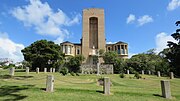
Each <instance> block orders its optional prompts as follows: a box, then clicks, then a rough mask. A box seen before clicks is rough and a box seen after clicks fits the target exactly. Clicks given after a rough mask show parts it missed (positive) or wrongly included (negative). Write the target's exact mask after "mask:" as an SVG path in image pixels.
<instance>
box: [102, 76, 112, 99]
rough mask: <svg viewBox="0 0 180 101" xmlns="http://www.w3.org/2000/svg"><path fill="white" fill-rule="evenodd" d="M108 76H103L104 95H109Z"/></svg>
mask: <svg viewBox="0 0 180 101" xmlns="http://www.w3.org/2000/svg"><path fill="white" fill-rule="evenodd" d="M110 84H111V83H110V78H109V77H104V87H103V91H104V94H105V95H110Z"/></svg>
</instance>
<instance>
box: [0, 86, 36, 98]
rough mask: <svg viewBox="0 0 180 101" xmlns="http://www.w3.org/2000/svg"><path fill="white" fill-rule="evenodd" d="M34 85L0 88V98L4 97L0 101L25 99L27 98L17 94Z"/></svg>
mask: <svg viewBox="0 0 180 101" xmlns="http://www.w3.org/2000/svg"><path fill="white" fill-rule="evenodd" d="M33 86H34V85H22V86H1V87H0V97H4V99H3V100H2V101H17V100H22V99H25V98H26V97H27V96H24V95H22V94H18V92H20V91H22V90H27V89H29V88H31V87H33Z"/></svg>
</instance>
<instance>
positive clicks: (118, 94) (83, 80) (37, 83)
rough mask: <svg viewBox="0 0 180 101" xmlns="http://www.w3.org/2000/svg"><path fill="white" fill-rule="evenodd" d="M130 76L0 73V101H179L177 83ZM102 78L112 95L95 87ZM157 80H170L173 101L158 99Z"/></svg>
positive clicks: (158, 81) (171, 100)
mask: <svg viewBox="0 0 180 101" xmlns="http://www.w3.org/2000/svg"><path fill="white" fill-rule="evenodd" d="M48 74H53V75H54V78H55V82H54V92H52V93H49V92H46V91H45V88H46V76H47V75H48ZM133 76H134V75H133V74H130V75H126V77H125V78H120V77H119V75H117V74H114V75H101V76H97V75H92V74H91V75H80V76H71V75H67V76H62V75H60V74H59V73H43V72H40V73H39V74H36V73H35V72H30V74H28V75H27V74H26V73H25V72H20V71H19V72H15V76H14V77H10V76H8V71H7V70H0V101H17V100H20V101H93V100H94V101H180V79H177V78H176V79H172V80H170V79H169V78H168V77H159V78H158V77H157V76H149V75H143V76H142V77H143V79H134V78H133ZM101 77H110V79H111V82H112V86H111V95H104V94H103V87H102V86H99V85H98V83H97V79H98V78H101ZM160 80H170V84H171V94H172V99H170V100H169V99H165V98H163V97H161V88H160Z"/></svg>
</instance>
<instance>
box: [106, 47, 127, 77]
mask: <svg viewBox="0 0 180 101" xmlns="http://www.w3.org/2000/svg"><path fill="white" fill-rule="evenodd" d="M103 59H104V62H105V64H113V67H114V69H113V70H114V73H124V70H125V68H126V62H125V60H124V59H122V58H120V57H119V56H118V54H117V53H116V52H113V51H109V52H105V53H104V55H103Z"/></svg>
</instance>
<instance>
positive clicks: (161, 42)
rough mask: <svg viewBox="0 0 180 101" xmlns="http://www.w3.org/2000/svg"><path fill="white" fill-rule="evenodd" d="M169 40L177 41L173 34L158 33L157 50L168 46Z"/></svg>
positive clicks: (159, 50)
mask: <svg viewBox="0 0 180 101" xmlns="http://www.w3.org/2000/svg"><path fill="white" fill-rule="evenodd" d="M167 41H172V42H177V41H176V40H174V39H173V37H172V36H171V35H167V33H165V32H161V33H159V34H157V35H156V52H157V53H159V52H161V51H162V50H163V49H165V48H168V46H167Z"/></svg>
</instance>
